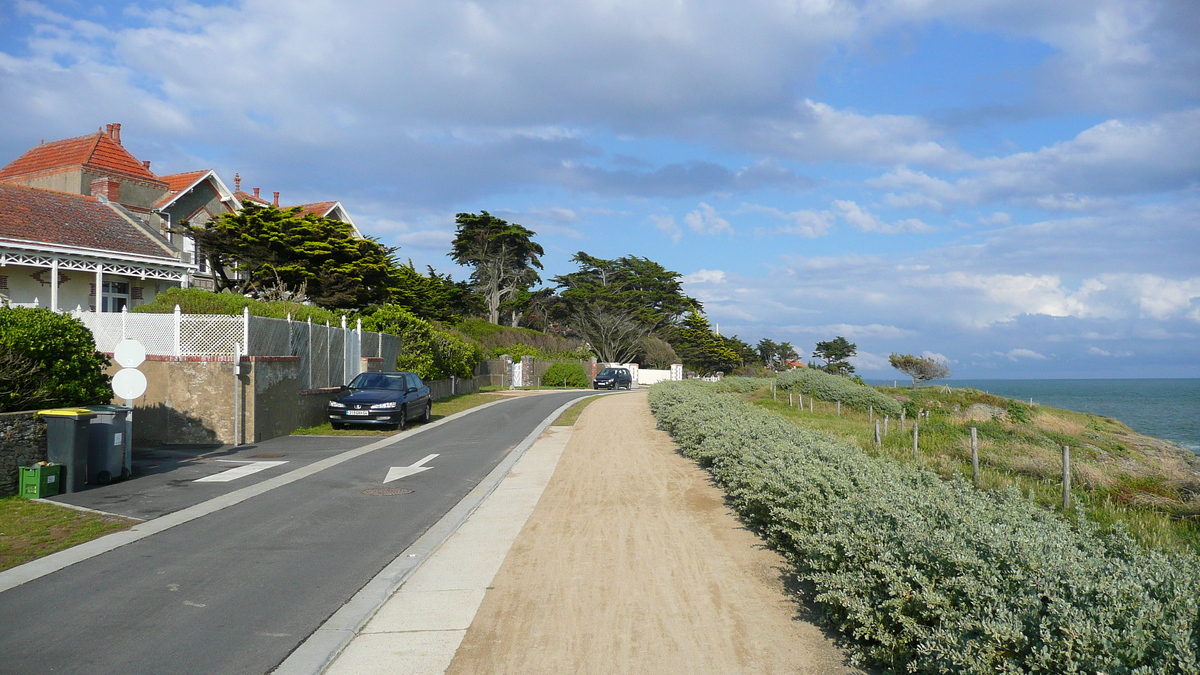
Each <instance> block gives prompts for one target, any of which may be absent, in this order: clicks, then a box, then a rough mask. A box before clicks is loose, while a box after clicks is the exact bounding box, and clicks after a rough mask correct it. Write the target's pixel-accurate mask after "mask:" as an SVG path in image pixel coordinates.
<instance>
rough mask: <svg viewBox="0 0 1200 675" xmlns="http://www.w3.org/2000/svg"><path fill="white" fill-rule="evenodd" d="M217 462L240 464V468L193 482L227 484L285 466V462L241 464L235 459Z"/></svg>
mask: <svg viewBox="0 0 1200 675" xmlns="http://www.w3.org/2000/svg"><path fill="white" fill-rule="evenodd" d="M217 461H218V462H230V463H236V464H242V466H239V467H237V468H235V469H230V470H228V471H222V472H221V473H214V474H213V475H211V476H205V477H204V478H197V479H196V480H195V481H194V482H196V483H228V482H229V481H231V480H237V479H239V478H244V477H246V476H249V475H250V474H254V473H258V472H259V471H264V470H266V469H270V468H271V467H273V466H279V465H280V464H287V461H286V460H285V461H279V462H245V463H243V462H241V461H239V460H236V459H218V460H217Z"/></svg>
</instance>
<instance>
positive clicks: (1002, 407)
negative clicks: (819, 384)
mask: <svg viewBox="0 0 1200 675" xmlns="http://www.w3.org/2000/svg"><path fill="white" fill-rule="evenodd" d="M880 391H882V392H883V393H885V394H887V395H889V396H893V397H896V398H898V399H900V400H901V401H902V402H903V403H904V405H905V407H906V408H907V409H908V410H909V411H910V414H909V415H907V417H908V419H907V420H906V422H905V425H904V428H903V430H902V429H900V426H899V424H898V422H899V420H896V419H890V420H888V432H887V434H886V435H884V437H883V439H882V441H883V442H882V445H881V446H877V445H876V444H875V442H874V434H875V426H874V423H873V422H872V421H871V419H870V414H869V413H863V412H858V411H851V410H849V409H848V408H845V407H843V409H842V413H841V415H838V414H837V407H836V404H832V403H826V402H824V401H815V402H812V403H813V404H814V405H813V406H812V410H811V411H810V409H809V406H810V401H809V399H808V398H807V397H806V398H805V401H804V404H805V407H804V410H803V411H800V410H799V409H798V408H796V407H794V406H793V405H790V404H789V401H788V398H787V396H786V394H781V395H779V396H778V398H777V399H776V400H773V399H772V396H771V391H770V389H762V390H759V391H757V392H754V393H751V394H748V395H747V398H748V399H749V400H750V401H751V402H753V403H755V404H757V405H760V406H763V407H765V408H768V409H770V410H773V411H775V412H778V413H780V414H782V415H784V416H785V417H788V418H789V419H792V420H793V421H795V422H796V423H798V424H803V425H805V426H810V427H814V428H817V429H821V430H823V431H827V432H830V433H833V434H836V435H838V436H841V437H843V438H846V439H847V440H850V441H852V442H854V443H856V444H857V445H858V446H859V447H861V448H862V449H863V450H865V451H866V452H868V453H870V454H872V455H877V456H886V457H889V458H891V459H893V460H894V461H897V462H904V463H916V464H919V465H921V466H922V467H923V468H926V469H928V470H930V471H933V472H935V473H937V474H939V475H941V476H942V477H944V478H950V477H951V476H953V475H955V474H959V475H962V476H965V477H967V478H968V479H970V478H971V477H972V468H971V432H970V429H971V427H975V428H976V430H977V432H978V438H979V458H980V482H979V486H980V488H982V489H985V490H993V489H1001V488H1005V487H1008V486H1016V487H1017V488H1019V489H1020V490H1021V491H1022V492H1023V493H1025V494H1027V495H1029V496H1030V497H1031V498H1032V499H1034V500H1036V501H1037V502H1039V503H1040V504H1043V505H1044V506H1046V507H1047V508H1053V509H1059V510H1061V508H1062V446H1064V445H1066V446H1068V447H1070V448H1071V470H1072V473H1071V476H1072V477H1071V483H1072V490H1071V498H1072V504H1073V509H1072V511H1071V513H1069V514H1068V515H1069V516H1070V517H1072V518H1074V517H1079V516H1080V515H1085V516H1086V517H1087V518H1089V519H1091V520H1093V521H1095V522H1097V523H1100V524H1102V525H1105V526H1108V527H1114V526H1124V527H1127V528H1128V529H1129V531H1130V533H1131V534H1132V535H1133V536H1134V537H1136V538H1137V539H1138V540H1139V541H1140V542H1142V543H1143V544H1144V545H1146V546H1148V547H1154V548H1161V549H1165V550H1172V551H1195V552H1200V496H1198V495H1200V483H1198V482H1197V481H1196V479H1195V476H1194V474H1193V473H1192V465H1190V464H1188V463H1187V461H1186V460H1185V459H1182V458H1181V456H1180V455H1179V454H1178V453H1177V452H1175V451H1173V450H1172V449H1171V448H1170V447H1169V444H1167V443H1165V442H1163V441H1160V440H1158V439H1153V438H1150V437H1147V436H1143V435H1141V434H1138V433H1137V432H1135V431H1133V430H1132V429H1130V428H1129V427H1127V426H1126V425H1124V424H1122V423H1121V422H1119V421H1117V420H1114V419H1110V418H1106V417H1100V416H1097V415H1090V414H1085V413H1077V412H1073V411H1069V410H1061V409H1058V408H1049V407H1046V406H1034V407H1032V408H1030V407H1028V406H1026V405H1025V404H1022V403H1019V402H1016V401H1010V400H1009V399H1005V398H1002V397H999V396H992V395H989V394H985V393H983V392H980V391H975V390H972V389H951V390H950V391H949V392H947V391H945V390H944V389H942V388H935V387H921V388H918V389H916V390H911V389H895V388H891V387H881V388H880ZM919 410H928V411H930V415H929V418H928V419H922V420H921V421H920V427H919V434H918V439H919V449H918V452H917V454H916V456H915V457H914V455H913V447H912V413H915V412H916V411H919ZM993 414H995V415H998V416H997V417H993ZM876 419H879V418H878V417H877V418H876ZM1023 419H1027V420H1028V421H1019V420H1023ZM879 421H880V426H881V433H882V420H879Z"/></svg>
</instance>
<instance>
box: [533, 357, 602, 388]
mask: <svg viewBox="0 0 1200 675" xmlns="http://www.w3.org/2000/svg"><path fill="white" fill-rule="evenodd" d="M542 384H543V385H545V386H547V387H561V386H567V387H577V388H578V387H590V386H592V381H591V379H589V378H588V374H587V371H585V370H584V369H583V366H581V365H579V364H578V363H570V362H568V361H559V362H558V363H555V364H552V365H551V366H550V367H549V368H547V369H546V372H545V373H543V374H542Z"/></svg>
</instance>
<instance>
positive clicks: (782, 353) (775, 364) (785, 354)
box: [755, 338, 800, 371]
mask: <svg viewBox="0 0 1200 675" xmlns="http://www.w3.org/2000/svg"><path fill="white" fill-rule="evenodd" d="M755 349H757V350H758V357H759V358H760V359H762V362H763V365H765V366H766V367H768V368H770V369H771V370H775V371H781V370H784V369H785V367H786V363H787V362H788V361H794V360H796V359H798V358H800V355H799V354H797V353H796V348H795V347H793V346H792V344H791V343H790V342H779V343H776V342H775V341H774V340H768V339H767V338H763V339H761V340H759V341H758V344H757V345H755Z"/></svg>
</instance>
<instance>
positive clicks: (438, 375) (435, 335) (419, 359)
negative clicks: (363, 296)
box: [363, 305, 483, 380]
mask: <svg viewBox="0 0 1200 675" xmlns="http://www.w3.org/2000/svg"><path fill="white" fill-rule="evenodd" d="M363 328H365V329H367V330H372V331H379V332H383V333H391V334H392V335H396V336H398V337H399V338H400V355H399V356H398V357H397V358H396V368H397V369H399V370H410V371H412V372H414V373H416V374H417V375H420V376H421V378H422V379H425V380H441V379H445V378H448V377H450V376H451V375H457V376H458V377H471V376H472V375H474V372H475V366H476V365H478V364H479V362H480V361H481V360H483V354H482V352H481V351H480V349H479V345H477V344H475V343H474V342H469V341H467V340H464V339H463V338H462V337H460V336H459V335H458V334H456V333H452V332H450V331H444V330H438V329H436V328H434V327H433V324H431V323H430V322H428V321H426V320H425V319H422V318H420V317H418V316H416V315H414V314H413V313H412V312H409V311H408V310H406V309H404V308H403V307H401V306H399V305H384V306H382V307H379V308H378V309H376V310H375V312H374V313H373V314H371V315H370V316H368V317H366V318H364V319H363Z"/></svg>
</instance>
